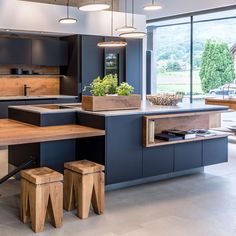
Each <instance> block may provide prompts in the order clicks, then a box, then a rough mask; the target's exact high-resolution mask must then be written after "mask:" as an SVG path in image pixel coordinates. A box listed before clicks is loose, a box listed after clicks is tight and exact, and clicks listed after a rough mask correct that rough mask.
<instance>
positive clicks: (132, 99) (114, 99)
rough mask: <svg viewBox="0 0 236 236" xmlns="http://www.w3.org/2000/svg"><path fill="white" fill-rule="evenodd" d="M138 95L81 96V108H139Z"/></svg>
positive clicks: (139, 100) (90, 109)
mask: <svg viewBox="0 0 236 236" xmlns="http://www.w3.org/2000/svg"><path fill="white" fill-rule="evenodd" d="M140 106H141V96H140V95H136V94H134V95H130V96H82V108H83V109H84V110H86V111H110V110H123V109H139V108H140Z"/></svg>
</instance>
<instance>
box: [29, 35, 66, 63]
mask: <svg viewBox="0 0 236 236" xmlns="http://www.w3.org/2000/svg"><path fill="white" fill-rule="evenodd" d="M67 64H68V44H67V42H64V41H61V40H59V39H33V40H32V65H37V66H64V65H67Z"/></svg>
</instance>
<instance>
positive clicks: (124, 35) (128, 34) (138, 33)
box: [120, 0, 146, 38]
mask: <svg viewBox="0 0 236 236" xmlns="http://www.w3.org/2000/svg"><path fill="white" fill-rule="evenodd" d="M132 27H134V0H132ZM145 36H146V32H142V31H133V32H124V33H121V34H120V37H122V38H143V37H145Z"/></svg>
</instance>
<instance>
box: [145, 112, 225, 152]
mask: <svg viewBox="0 0 236 236" xmlns="http://www.w3.org/2000/svg"><path fill="white" fill-rule="evenodd" d="M150 121H151V122H153V121H154V126H153V127H152V128H151V129H154V130H150V126H149V125H150ZM220 123H221V113H220V112H193V113H180V114H164V115H156V116H153V115H152V116H144V117H143V146H144V147H155V146H163V145H171V144H178V143H187V142H196V141H201V140H209V139H217V138H223V137H227V136H228V134H222V133H219V134H216V135H214V136H208V137H195V138H193V139H183V140H175V141H164V140H160V139H154V134H155V133H161V132H162V131H163V130H167V129H179V130H189V129H211V128H216V127H220ZM149 132H152V134H150V133H149ZM150 135H151V139H150ZM153 139H154V141H153Z"/></svg>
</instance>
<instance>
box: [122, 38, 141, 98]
mask: <svg viewBox="0 0 236 236" xmlns="http://www.w3.org/2000/svg"><path fill="white" fill-rule="evenodd" d="M126 41H127V43H128V44H127V46H126V82H128V83H129V84H131V85H132V86H133V87H134V93H136V94H141V91H142V67H143V66H142V63H143V62H142V54H143V53H142V50H143V49H142V48H143V46H142V43H143V41H142V39H127V40H126Z"/></svg>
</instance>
